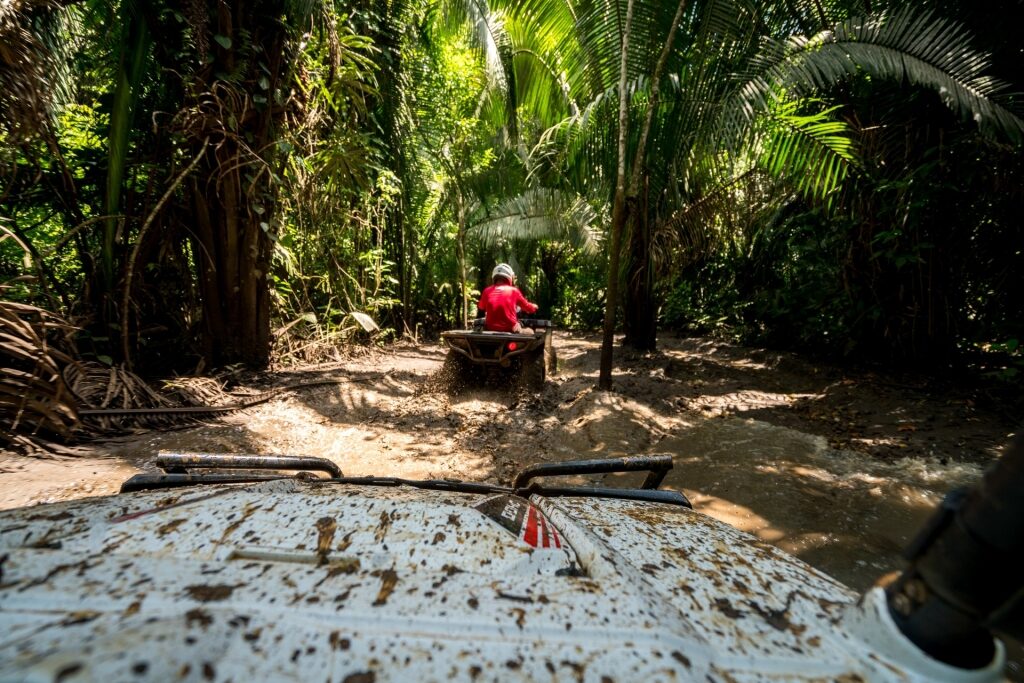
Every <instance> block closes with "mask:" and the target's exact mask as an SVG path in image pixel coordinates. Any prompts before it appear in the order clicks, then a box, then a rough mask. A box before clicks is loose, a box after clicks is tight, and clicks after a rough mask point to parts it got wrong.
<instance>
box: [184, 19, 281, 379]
mask: <svg viewBox="0 0 1024 683" xmlns="http://www.w3.org/2000/svg"><path fill="white" fill-rule="evenodd" d="M259 5H260V3H249V2H246V1H245V0H228V1H224V2H219V3H218V4H217V9H216V18H215V19H214V20H213V22H212V26H211V27H210V30H211V32H212V33H213V34H214V36H216V38H217V39H216V40H215V41H211V43H210V46H211V50H212V53H213V60H212V62H211V63H210V64H209V65H208V66H207V67H206V68H205V69H204V70H203V71H201V72H200V73H199V74H197V78H196V81H197V82H196V83H195V84H194V85H193V87H192V88H191V89H190V91H191V92H193V93H194V95H193V97H194V101H193V102H192V105H191V106H192V111H193V113H192V118H191V121H193V124H192V126H191V127H190V128H189V129H188V130H187V132H188V133H189V134H190V136H191V137H192V139H193V140H195V141H196V142H195V144H196V149H197V150H198V145H199V142H198V141H199V140H202V139H205V138H207V137H209V138H210V139H211V144H210V147H209V149H208V150H207V151H206V153H205V155H204V160H203V162H202V164H201V166H200V168H201V169H202V171H201V172H199V173H197V180H196V181H195V182H193V183H192V184H191V186H190V192H191V195H192V197H191V204H192V206H193V207H194V209H195V219H196V231H195V233H196V242H197V247H198V248H197V249H196V250H195V253H196V257H197V263H196V268H197V269H198V274H197V280H198V282H199V290H200V296H201V305H202V333H203V350H204V355H205V357H206V359H207V362H209V363H210V364H211V365H224V364H228V363H237V362H242V363H245V364H247V365H250V366H253V367H263V366H265V365H266V364H267V363H268V362H269V360H270V299H271V296H270V286H269V276H270V265H271V258H272V255H273V238H272V230H273V228H272V226H273V224H274V210H275V206H276V204H277V196H276V192H277V190H276V184H275V181H274V180H273V178H272V176H273V171H274V169H276V168H277V164H276V157H275V150H276V149H277V145H275V144H273V143H274V142H275V140H276V139H277V137H278V135H279V131H278V129H279V127H280V126H281V125H284V121H285V115H286V114H287V110H286V107H285V106H282V105H279V104H275V94H274V93H275V92H276V89H277V88H279V87H283V86H286V85H287V83H288V81H289V79H290V76H289V74H290V67H289V66H288V65H287V64H288V60H287V58H286V57H287V56H286V55H285V46H286V41H287V30H288V29H287V26H286V25H285V24H284V23H283V22H282V21H280V19H279V18H268V15H267V14H266V13H265V12H263V11H262V8H261V7H260V6H259ZM252 46H259V52H260V55H261V57H260V60H258V61H259V63H256V62H255V61H253V60H250V59H249V58H248V57H246V58H245V59H242V55H247V52H246V50H248V49H250V48H251V47H252ZM239 70H241V73H240V74H237V73H236V72H238V71H239ZM221 73H225V74H236V75H239V76H241V80H239V81H235V82H232V83H225V82H223V81H220V80H219V78H220V76H219V74H221ZM261 81H263V85H258V84H259V83H260V82H261ZM267 81H269V83H267ZM262 92H266V93H268V95H267V97H266V100H265V101H263V102H262V103H260V102H257V98H256V97H255V96H254V95H253V94H252V93H262ZM197 122H198V123H197ZM199 124H201V125H199ZM241 133H245V135H244V137H243V136H242V135H241ZM243 140H244V142H243Z"/></svg>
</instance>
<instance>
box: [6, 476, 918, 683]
mask: <svg viewBox="0 0 1024 683" xmlns="http://www.w3.org/2000/svg"><path fill="white" fill-rule="evenodd" d="M0 558H2V564H0V570H2V574H0V680H3V681H7V680H28V681H36V680H39V681H53V680H60V681H72V680H104V681H122V680H153V681H169V680H197V681H199V680H225V681H226V680H234V681H250V680H280V679H284V680H301V681H306V680H308V681H323V680H331V681H347V682H348V683H357V682H364V683H365V682H367V681H428V680H429V681H441V680H445V681H449V680H451V681H475V680H495V679H500V680H524V681H535V680H536V681H540V680H581V681H609V680H611V681H654V680H700V681H704V680H723V681H733V680H782V679H785V680H810V679H824V680H847V681H854V680H861V679H885V680H892V679H895V680H903V679H904V675H903V674H902V673H901V671H900V669H899V668H898V667H895V666H894V665H893V664H892V663H891V662H889V661H887V660H886V659H885V657H884V656H882V655H881V654H878V653H875V652H872V651H871V650H870V648H869V647H868V646H867V645H866V644H865V643H864V642H862V640H860V639H857V638H855V637H853V636H851V635H850V634H848V633H847V631H846V630H845V629H844V628H843V626H842V621H841V619H842V617H843V614H844V612H846V611H848V610H849V605H850V604H851V603H853V602H854V600H855V599H856V596H855V595H854V594H852V593H851V592H850V591H848V590H847V589H845V588H844V587H843V586H841V585H839V584H837V583H836V582H834V581H832V580H831V579H829V578H827V577H825V576H824V575H822V574H820V573H818V572H816V571H814V570H812V569H810V568H809V567H807V566H806V565H804V564H802V563H801V562H799V561H798V560H795V559H793V558H791V557H789V556H787V555H785V554H784V553H782V552H780V551H778V550H776V549H774V548H771V547H769V546H766V545H764V544H762V543H760V542H758V541H756V540H754V539H753V538H751V537H749V536H747V535H745V534H742V533H740V532H738V531H735V530H733V529H731V528H729V527H726V526H724V525H722V524H720V523H718V522H715V521H714V520H711V519H710V518H708V517H705V516H703V515H701V514H699V513H695V512H692V511H690V510H686V509H683V508H678V507H672V506H668V505H661V504H652V503H643V502H632V501H622V500H598V499H589V498H562V499H538V498H535V499H533V500H532V501H525V500H523V499H521V498H517V497H514V496H504V495H502V496H490V497H487V496H481V495H469V494H453V493H441V492H433V491H422V490H413V489H408V488H374V487H354V486H340V485H331V484H316V483H313V482H303V481H297V480H282V481H274V482H268V483H264V484H260V485H255V486H249V487H244V488H238V487H219V488H218V487H199V488H195V489H189V490H187V491H184V492H181V491H176V492H173V493H168V492H147V493H138V494H131V495H121V496H116V497H110V498H104V499H94V500H87V501H77V502H73V503H62V504H56V505H49V506H42V507H37V508H31V509H24V510H15V511H9V512H6V513H2V514H0ZM908 679H909V678H908Z"/></svg>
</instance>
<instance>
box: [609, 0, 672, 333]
mask: <svg viewBox="0 0 1024 683" xmlns="http://www.w3.org/2000/svg"><path fill="white" fill-rule="evenodd" d="M685 10H686V0H679V4H678V5H677V6H676V13H675V17H673V19H672V24H671V26H669V30H668V36H666V38H665V43H664V44H663V45H662V47H661V54H659V55H658V61H657V63H656V64H655V67H654V74H653V75H652V77H651V95H650V97H649V98H648V100H647V110H646V112H645V113H644V123H643V128H642V129H641V131H640V141H639V142H638V143H637V148H636V153H635V155H634V157H633V172H632V174H631V175H630V179H629V191H628V193H627V198H626V206H627V209H628V212H629V214H630V216H629V220H630V225H631V228H632V229H631V230H630V231H629V234H630V240H629V257H628V259H627V263H628V265H627V268H626V290H627V293H628V295H627V297H626V300H625V302H624V309H625V320H624V323H625V327H626V339H625V342H624V343H625V344H627V345H628V346H631V347H632V348H635V349H638V350H641V351H653V350H654V348H655V345H656V343H657V334H658V330H657V315H656V308H657V304H656V302H655V301H654V273H653V272H652V270H651V224H650V214H649V213H648V203H647V196H646V190H647V183H648V178H649V177H650V174H649V172H648V171H647V169H646V168H644V159H645V157H646V153H647V140H648V138H649V136H650V133H651V126H652V124H653V122H654V113H655V111H656V110H657V108H658V102H659V99H660V94H661V78H662V75H663V73H664V71H665V65H666V64H667V63H668V56H669V54H670V53H671V52H672V45H673V44H674V43H675V38H676V31H677V30H678V29H679V23H680V22H681V21H682V19H683V12H684V11H685ZM641 187H642V188H644V197H643V201H640V198H639V194H640V188H641Z"/></svg>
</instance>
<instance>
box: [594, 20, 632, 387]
mask: <svg viewBox="0 0 1024 683" xmlns="http://www.w3.org/2000/svg"><path fill="white" fill-rule="evenodd" d="M632 23H633V0H629V2H628V3H627V5H626V24H625V26H624V28H623V29H622V60H621V62H620V63H619V150H618V154H619V156H618V158H619V161H618V169H617V172H616V177H615V199H614V200H613V201H612V236H611V244H610V245H609V248H610V250H611V251H610V252H609V254H608V287H607V290H606V292H605V302H604V328H603V329H602V334H601V370H600V373H599V375H598V379H597V387H598V389H600V390H602V391H611V388H612V346H613V343H614V341H615V313H616V309H617V308H618V303H619V301H618V299H619V255H620V254H621V253H622V228H623V226H624V225H625V224H626V135H627V133H628V131H627V127H628V126H629V95H628V93H627V92H626V76H627V68H626V67H627V65H628V59H627V56H628V54H629V31H630V28H631V25H632Z"/></svg>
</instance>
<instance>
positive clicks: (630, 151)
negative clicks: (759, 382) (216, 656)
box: [0, 0, 1024, 434]
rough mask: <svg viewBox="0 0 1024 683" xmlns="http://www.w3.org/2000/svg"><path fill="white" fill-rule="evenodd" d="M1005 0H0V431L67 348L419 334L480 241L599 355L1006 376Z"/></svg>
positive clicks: (1020, 133)
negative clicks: (709, 349) (679, 352)
mask: <svg viewBox="0 0 1024 683" xmlns="http://www.w3.org/2000/svg"><path fill="white" fill-rule="evenodd" d="M1020 10H1021V3H1020V2H1014V1H1013V0H993V1H989V2H973V3H967V2H962V1H959V0H929V1H928V2H922V3H914V4H913V7H907V6H906V4H905V3H895V2H893V3H889V2H871V1H869V0H856V1H855V0H850V1H841V0H837V1H830V0H810V1H805V0H776V1H774V2H744V1H742V0H689V1H688V0H678V1H664V2H663V1H661V0H557V1H556V0H525V1H511V0H509V1H505V0H491V1H490V2H485V1H484V0H467V1H463V2H455V1H454V0H394V1H391V2H385V1H383V0H380V1H378V0H363V1H358V0H357V1H351V2H349V1H335V2H329V1H328V2H323V1H315V0H286V1H283V2H272V1H271V0H219V1H213V0H188V2H185V3H168V2H164V1H162V0H121V1H120V2H118V1H117V0H80V1H69V0H13V1H12V2H8V3H5V4H4V5H3V6H2V7H0V283H2V284H0V325H2V328H0V350H2V354H3V358H4V360H3V366H4V368H3V376H2V377H0V385H2V388H0V406H2V407H3V408H4V410H5V417H9V418H10V421H11V425H12V427H11V430H10V431H11V432H14V431H15V428H16V427H18V426H19V425H21V428H22V429H27V430H30V431H39V430H42V431H44V432H50V433H55V434H62V433H64V434H66V433H69V431H70V430H71V429H72V428H73V426H74V424H75V423H76V420H77V418H76V413H75V411H76V409H77V407H78V403H77V402H76V401H75V397H74V396H73V395H72V393H71V392H70V390H69V389H68V385H69V380H68V379H67V368H68V367H70V366H72V365H75V364H76V363H79V364H80V363H89V364H98V365H99V366H102V367H108V368H124V369H130V370H132V371H134V372H136V373H139V374H141V375H142V376H150V377H163V376H168V375H172V374H178V373H202V372H209V371H211V370H213V369H215V368H222V367H224V366H228V365H232V364H238V363H241V364H246V365H248V366H253V367H265V366H267V365H268V364H270V363H271V362H276V363H288V362H315V361H318V360H322V359H323V358H325V357H328V355H329V350H330V349H331V348H333V347H335V346H337V345H339V344H347V343H366V342H372V343H381V342H385V341H388V340H392V339H399V338H415V339H422V338H430V337H432V336H433V335H436V333H437V332H438V331H440V330H443V329H446V328H451V327H456V326H460V325H463V324H464V323H465V321H466V318H467V316H468V315H470V314H471V309H472V308H473V304H474V302H475V300H476V296H477V294H478V292H479V290H480V289H481V288H482V287H483V286H484V285H485V284H486V280H487V279H488V276H489V274H490V270H491V268H492V267H493V265H494V264H495V263H496V262H498V261H506V262H508V263H511V264H512V265H513V267H514V268H515V269H516V271H517V273H519V274H520V278H519V284H520V286H521V287H522V288H523V289H524V291H525V292H526V294H527V296H528V297H529V298H530V299H531V300H533V301H536V302H538V303H539V304H540V305H541V310H542V313H546V314H547V315H548V316H550V317H551V318H552V319H553V320H554V321H555V322H556V324H558V325H560V326H563V327H567V328H574V329H596V328H598V327H601V326H602V324H603V325H604V328H603V329H604V332H605V338H606V351H607V358H606V362H605V363H603V364H602V384H603V386H605V387H606V388H607V387H608V386H610V370H611V360H612V356H611V335H612V332H614V331H620V332H622V331H624V332H625V335H626V336H625V342H624V343H625V344H626V345H628V346H631V347H634V348H637V349H640V350H650V349H654V348H655V347H656V343H657V333H658V331H659V330H673V331H682V332H688V333H694V334H719V335H728V336H730V337H731V338H733V339H736V340H739V341H742V342H744V343H752V344H759V345H765V346H770V347H775V348H786V349H795V350H800V351H805V352H812V353H814V354H820V355H822V356H827V357H830V358H832V359H846V360H848V361H850V362H872V363H881V364H885V365H889V366H892V367H898V368H902V369H908V368H909V369H914V370H917V371H921V372H926V373H932V374H939V375H951V374H952V375H962V376H965V377H971V378H982V379H985V380H987V381H992V382H997V383H1000V382H1001V383H1003V384H1005V385H1006V386H1008V387H1013V386H1016V385H1017V384H1018V383H1019V379H1020V373H1021V372H1022V371H1024V353H1022V350H1021V348H1020V342H1021V340H1024V297H1022V296H1021V294H1022V293H1024V254H1022V252H1024V221H1022V220H1021V216H1022V215H1024V154H1022V151H1024V150H1022V137H1024V122H1022V119H1021V110H1022V107H1021V104H1022V99H1021V95H1020V92H1021V89H1022V87H1024V76H1022V74H1021V72H1020V65H1021V64H1024V45H1022V43H1021V41H1020V39H1019V34H1018V32H1017V29H1016V27H1015V22H1014V21H1012V20H1011V18H1012V17H1015V16H1019V14H1020ZM371 321H372V322H371ZM29 404H31V405H29ZM27 406H29V407H28V408H27ZM26 411H27V412H26ZM33 411H34V412H33ZM28 413H32V414H33V415H34V417H31V418H27V417H26V415H27V414H28Z"/></svg>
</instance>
